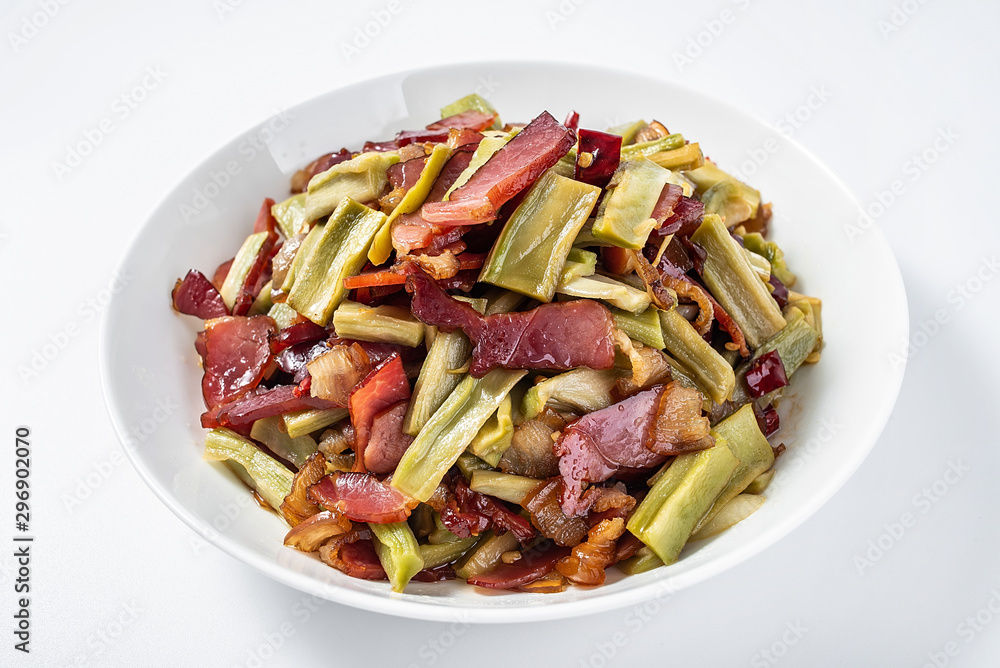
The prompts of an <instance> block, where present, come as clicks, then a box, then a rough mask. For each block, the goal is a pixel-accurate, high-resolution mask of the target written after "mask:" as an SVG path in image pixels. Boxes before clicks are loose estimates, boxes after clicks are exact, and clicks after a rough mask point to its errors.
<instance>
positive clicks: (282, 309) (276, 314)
mask: <svg viewBox="0 0 1000 668" xmlns="http://www.w3.org/2000/svg"><path fill="white" fill-rule="evenodd" d="M267 315H268V316H269V317H270V318H271V319H272V320H274V322H275V323H276V324H277V325H278V329H284V328H286V327H288V326H290V325H292V324H293V323H294V322H295V319H296V318H298V317H299V312H298V311H296V310H295V309H293V308H292V307H291V306H289V305H288V304H286V303H285V302H281V303H278V304H272V305H271V308H270V310H268V312H267Z"/></svg>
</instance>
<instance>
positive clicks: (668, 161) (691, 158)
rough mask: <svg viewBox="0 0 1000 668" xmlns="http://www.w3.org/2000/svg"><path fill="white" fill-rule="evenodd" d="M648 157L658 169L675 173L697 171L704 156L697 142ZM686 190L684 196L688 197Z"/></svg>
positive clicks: (703, 162)
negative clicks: (661, 168)
mask: <svg viewBox="0 0 1000 668" xmlns="http://www.w3.org/2000/svg"><path fill="white" fill-rule="evenodd" d="M648 157H649V159H650V160H652V161H653V162H655V163H656V164H658V165H659V166H660V167H663V168H664V169H669V170H672V171H676V172H680V171H685V170H689V169H697V168H698V167H701V166H702V165H704V164H705V156H704V155H703V154H702V152H701V146H699V145H698V142H691V143H690V144H685V145H684V146H681V147H680V148H675V149H674V150H672V151H662V152H660V153H653V154H652V155H650V156H648ZM678 185H680V184H678ZM688 190H689V188H686V189H685V193H684V194H685V195H689V196H690V194H689V192H687V191H688Z"/></svg>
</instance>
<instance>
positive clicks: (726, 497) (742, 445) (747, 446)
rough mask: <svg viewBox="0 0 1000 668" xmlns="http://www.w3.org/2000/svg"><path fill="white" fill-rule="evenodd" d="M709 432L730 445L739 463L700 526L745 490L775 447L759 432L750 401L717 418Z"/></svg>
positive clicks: (769, 461)
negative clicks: (736, 409)
mask: <svg viewBox="0 0 1000 668" xmlns="http://www.w3.org/2000/svg"><path fill="white" fill-rule="evenodd" d="M712 436H714V437H715V439H716V442H718V440H719V439H723V440H724V441H725V442H726V443H727V444H728V445H729V449H730V450H731V451H732V453H733V454H734V455H736V457H737V458H738V459H739V465H738V466H737V467H736V470H735V471H734V472H733V475H732V477H731V478H730V479H729V481H728V482H727V483H726V486H725V487H724V488H723V489H722V491H721V492H720V493H719V497H718V499H717V500H716V501H715V503H714V504H712V507H711V509H710V510H709V511H708V512H707V513H706V514H705V517H704V518H703V519H702V520H701V522H699V526H703V525H704V524H705V523H706V522H708V521H710V520H711V519H712V518H713V517H715V516H716V515H717V514H718V513H719V511H720V510H722V507H723V506H725V505H726V504H727V503H729V501H730V500H731V499H733V497H735V496H736V495H737V494H739V493H740V492H742V491H743V490H745V489H746V488H747V485H749V484H750V483H751V482H753V480H754V478H756V477H757V476H759V475H760V474H761V473H763V472H764V471H766V470H768V469H769V468H771V467H772V466H773V465H774V451H773V450H771V444H770V443H768V442H767V439H766V438H764V434H762V433H761V431H760V427H759V426H758V425H757V418H756V417H755V416H754V412H753V406H750V405H749V404H748V405H746V406H744V407H743V408H741V409H739V410H738V411H736V412H735V413H733V414H732V415H730V416H729V417H727V418H726V419H725V420H722V421H721V422H717V423H716V424H715V425H714V426H713V427H712Z"/></svg>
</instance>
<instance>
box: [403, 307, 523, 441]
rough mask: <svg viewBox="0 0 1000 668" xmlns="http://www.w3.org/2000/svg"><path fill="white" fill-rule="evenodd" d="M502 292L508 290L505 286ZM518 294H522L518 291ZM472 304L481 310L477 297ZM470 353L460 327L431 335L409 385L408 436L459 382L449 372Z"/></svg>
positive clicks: (418, 427)
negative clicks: (418, 368) (425, 354)
mask: <svg viewBox="0 0 1000 668" xmlns="http://www.w3.org/2000/svg"><path fill="white" fill-rule="evenodd" d="M504 293H505V294H512V293H510V292H507V291H506V290H504ZM518 297H519V298H522V297H520V295H518ZM522 299H523V298H522ZM477 301H478V300H477ZM473 308H475V309H476V310H477V311H479V312H480V313H482V312H483V303H482V302H481V301H479V302H478V303H476V304H473ZM487 308H488V307H487ZM471 354H472V344H471V343H470V342H469V337H467V336H466V335H465V334H464V333H463V332H462V330H460V329H456V330H455V331H453V332H437V333H436V334H435V335H434V339H433V341H432V343H431V344H430V346H428V348H427V357H425V358H424V363H423V364H422V365H421V366H420V375H419V376H417V382H416V384H415V385H414V386H413V396H412V398H411V399H410V405H409V408H407V409H406V417H405V418H404V419H403V431H404V432H406V433H407V434H409V435H410V436H416V435H417V434H418V433H420V430H421V429H423V427H424V425H425V424H427V421H428V420H430V418H431V416H432V415H433V414H434V412H435V411H436V410H437V409H438V408H440V407H441V404H443V403H444V401H445V399H447V398H448V395H450V394H451V393H452V391H453V390H454V389H455V388H456V387H458V384H459V383H460V382H462V376H461V375H459V374H456V373H451V372H452V371H454V370H455V369H461V368H462V367H464V366H465V364H466V363H467V362H468V360H469V355H471Z"/></svg>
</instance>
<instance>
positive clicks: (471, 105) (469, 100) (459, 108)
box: [441, 93, 503, 130]
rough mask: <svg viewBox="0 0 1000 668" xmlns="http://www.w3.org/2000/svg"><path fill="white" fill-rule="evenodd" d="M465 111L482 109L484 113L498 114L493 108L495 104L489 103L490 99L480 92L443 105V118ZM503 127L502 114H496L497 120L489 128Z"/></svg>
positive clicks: (497, 128)
mask: <svg viewBox="0 0 1000 668" xmlns="http://www.w3.org/2000/svg"><path fill="white" fill-rule="evenodd" d="M463 111H481V112H483V113H484V114H497V110H496V109H494V108H493V105H492V104H490V103H489V100H487V99H486V98H484V97H483V96H482V95H480V94H479V93H470V94H469V95H466V96H465V97H463V98H459V99H457V100H455V101H454V102H452V103H451V104H449V105H445V106H443V107H441V118H448V117H449V116H454V115H456V114H460V113H462V112H463ZM502 127H503V123H501V122H500V115H499V114H497V115H496V120H494V121H493V125H491V126H490V127H489V128H488V129H490V130H499V129H500V128H502Z"/></svg>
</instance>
